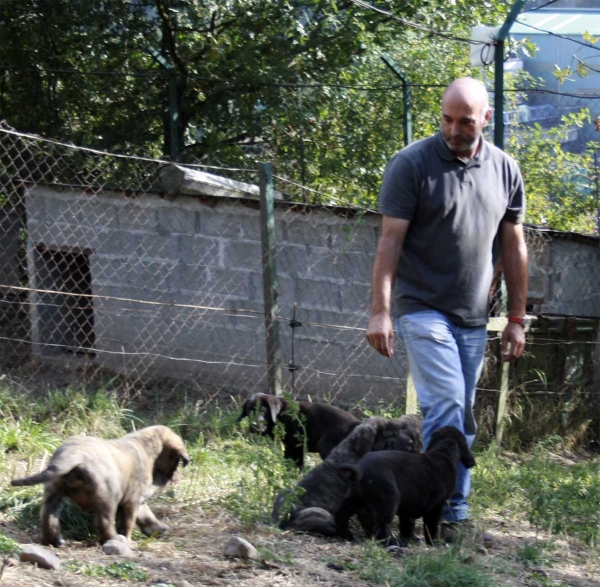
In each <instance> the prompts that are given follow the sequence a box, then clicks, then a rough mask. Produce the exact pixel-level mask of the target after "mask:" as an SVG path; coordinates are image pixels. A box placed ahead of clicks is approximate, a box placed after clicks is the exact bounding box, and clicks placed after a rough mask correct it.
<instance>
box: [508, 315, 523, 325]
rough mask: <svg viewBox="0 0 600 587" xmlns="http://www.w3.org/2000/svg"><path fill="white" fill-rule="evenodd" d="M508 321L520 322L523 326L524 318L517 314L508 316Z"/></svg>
mask: <svg viewBox="0 0 600 587" xmlns="http://www.w3.org/2000/svg"><path fill="white" fill-rule="evenodd" d="M508 321H509V322H515V323H516V324H520V325H521V326H525V318H520V317H519V316H509V317H508Z"/></svg>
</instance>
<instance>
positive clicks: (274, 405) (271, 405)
mask: <svg viewBox="0 0 600 587" xmlns="http://www.w3.org/2000/svg"><path fill="white" fill-rule="evenodd" d="M260 399H261V401H262V402H264V404H265V405H266V406H267V408H268V410H269V414H270V415H271V422H273V424H275V422H277V417H278V416H279V414H281V411H282V410H283V408H284V403H283V400H282V399H281V398H280V397H276V396H274V395H268V394H266V393H265V394H262V397H261V398H260Z"/></svg>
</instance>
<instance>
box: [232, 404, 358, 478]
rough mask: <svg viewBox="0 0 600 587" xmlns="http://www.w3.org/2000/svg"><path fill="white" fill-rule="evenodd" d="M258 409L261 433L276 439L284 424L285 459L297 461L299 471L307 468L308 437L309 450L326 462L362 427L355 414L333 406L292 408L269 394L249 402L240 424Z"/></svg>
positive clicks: (310, 405) (240, 418) (243, 409)
mask: <svg viewBox="0 0 600 587" xmlns="http://www.w3.org/2000/svg"><path fill="white" fill-rule="evenodd" d="M257 409H258V417H259V419H260V423H261V424H263V427H264V429H262V430H259V432H260V433H262V434H265V435H267V436H270V437H271V438H273V436H274V429H275V425H276V424H277V422H278V421H279V422H281V423H282V424H283V427H284V430H285V433H284V436H283V439H282V441H283V445H284V447H285V450H284V457H285V458H286V459H291V460H292V461H294V462H295V463H296V465H298V467H299V468H302V467H303V466H304V445H305V443H304V437H305V435H306V450H307V451H308V452H318V453H319V454H320V455H321V458H323V459H325V458H327V456H328V455H329V453H330V452H331V451H332V450H333V449H334V448H335V447H336V446H337V445H338V444H339V443H340V442H341V441H342V440H343V439H344V438H346V436H348V434H349V433H350V432H351V431H352V430H353V429H354V427H355V426H357V425H358V423H359V422H358V420H357V419H356V418H355V417H354V416H353V415H352V414H350V413H348V412H345V411H344V410H341V409H340V408H336V407H335V406H331V405H329V404H321V403H318V402H296V405H295V406H291V405H289V403H288V401H287V400H285V399H283V398H281V397H277V396H274V395H269V394H266V393H257V394H256V395H253V396H252V397H250V398H248V399H247V400H246V401H245V402H244V406H243V408H242V413H241V414H240V416H239V418H238V419H237V421H238V422H240V421H241V420H243V419H244V418H246V417H248V416H249V415H250V414H251V413H252V412H253V411H255V410H257Z"/></svg>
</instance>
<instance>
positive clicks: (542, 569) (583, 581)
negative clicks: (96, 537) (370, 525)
mask: <svg viewBox="0 0 600 587" xmlns="http://www.w3.org/2000/svg"><path fill="white" fill-rule="evenodd" d="M155 511H156V513H157V514H158V515H159V517H161V518H162V519H164V520H166V521H167V522H168V523H169V524H170V525H171V528H172V531H171V533H170V535H169V536H168V537H166V538H163V539H160V540H150V541H146V542H140V543H139V544H138V545H137V549H136V550H135V551H134V555H133V556H132V557H131V558H130V559H128V560H131V561H133V562H136V563H138V564H139V565H140V566H141V567H143V568H144V569H145V570H146V571H147V573H148V575H149V580H147V581H134V580H129V581H126V580H120V579H113V578H107V577H99V578H91V577H88V576H84V575H80V574H77V573H76V572H72V571H69V570H67V569H62V568H61V569H60V570H58V571H47V570H43V569H39V568H36V567H33V566H31V565H29V564H19V565H17V566H8V567H7V568H5V570H4V574H3V577H2V580H1V581H0V584H2V585H6V586H8V587H125V586H127V587H131V586H132V585H156V586H161V587H164V586H165V585H174V586H176V587H189V586H192V587H203V586H211V587H212V586H219V587H225V586H236V587H317V586H319V587H367V586H369V585H374V583H372V582H365V581H363V580H361V579H360V578H359V572H358V571H347V570H336V568H337V569H340V568H341V566H342V565H343V563H344V562H346V563H347V562H353V563H355V564H357V563H358V561H359V558H358V556H359V554H360V546H358V545H355V544H350V543H346V542H342V541H340V540H336V539H325V538H317V537H313V536H307V535H300V534H294V533H291V532H282V531H280V530H277V529H275V528H272V527H269V526H263V525H258V526H254V527H250V528H249V527H243V526H241V525H240V524H239V522H237V521H236V520H235V519H234V518H232V517H231V515H230V514H229V513H228V511H227V510H225V509H223V508H220V507H217V506H210V507H209V508H202V507H198V506H194V507H188V508H186V507H179V506H173V505H170V504H168V503H158V504H157V505H156V506H155ZM480 523H482V524H485V526H486V528H487V529H488V530H490V531H491V533H492V534H493V536H494V538H495V543H494V545H493V547H492V548H490V549H488V550H487V551H485V552H484V551H482V550H481V549H478V548H477V547H476V546H475V545H474V544H471V545H469V544H466V545H465V546H464V550H465V562H467V563H471V562H476V563H477V564H478V565H480V566H481V567H483V568H484V569H485V570H486V572H487V573H488V574H490V575H492V576H494V577H495V585H498V586H503V587H504V586H527V587H548V586H551V585H561V586H564V585H567V586H568V587H600V569H599V568H598V558H597V557H596V559H595V560H593V559H591V558H590V556H589V551H587V550H586V549H585V548H583V546H581V545H579V544H577V543H576V542H575V541H567V540H556V541H555V542H553V544H554V547H553V550H552V556H551V560H550V561H548V562H547V563H546V564H543V565H540V566H537V567H536V566H532V565H527V564H523V563H519V562H518V561H517V560H516V558H515V552H516V550H517V549H518V548H520V547H522V546H523V545H524V544H525V542H526V541H528V542H533V540H534V538H535V533H534V532H533V530H532V529H531V528H530V527H529V526H528V525H527V524H524V523H522V522H519V521H513V520H509V519H503V518H501V517H497V518H493V519H492V518H490V519H488V520H481V521H480ZM0 532H2V533H3V534H5V535H6V536H9V537H11V538H13V539H15V540H17V541H18V542H20V543H22V544H24V543H31V542H36V541H37V536H36V534H35V533H34V532H27V531H23V530H20V529H18V528H17V527H16V526H15V525H14V523H12V522H9V521H6V520H4V521H0ZM231 536H240V537H243V538H245V539H247V540H249V541H250V542H251V543H252V544H254V545H255V546H256V547H257V548H259V550H260V551H261V553H263V554H264V556H265V560H264V562H250V561H242V560H237V559H228V558H225V556H224V555H223V548H224V545H225V544H226V542H227V541H228V540H229V538H230V537H231ZM548 538H549V537H547V536H546V537H544V536H540V535H539V534H538V539H548ZM411 548H413V549H416V550H418V551H422V552H432V550H431V549H429V548H427V547H425V546H416V547H411ZM440 548H442V547H440ZM54 552H55V553H56V554H58V556H59V557H60V559H61V561H62V562H63V565H64V564H65V563H69V562H75V561H76V562H80V563H82V562H84V563H91V564H102V565H107V564H111V563H113V562H116V561H117V560H123V559H120V558H119V557H115V556H108V555H105V554H103V553H102V551H101V549H100V547H99V546H98V545H97V544H89V543H82V542H71V543H69V545H68V546H67V547H63V548H61V549H57V550H54ZM396 561H397V564H398V565H402V555H400V556H395V557H394V563H396ZM186 581H187V583H186Z"/></svg>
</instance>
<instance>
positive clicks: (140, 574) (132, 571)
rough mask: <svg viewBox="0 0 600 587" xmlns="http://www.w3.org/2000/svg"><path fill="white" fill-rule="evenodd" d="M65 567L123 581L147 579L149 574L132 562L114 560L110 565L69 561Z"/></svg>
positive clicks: (85, 573)
mask: <svg viewBox="0 0 600 587" xmlns="http://www.w3.org/2000/svg"><path fill="white" fill-rule="evenodd" d="M65 567H66V568H67V569H68V570H69V571H72V572H74V573H78V574H80V575H85V576H86V577H94V578H96V577H111V578H113V579H122V580H124V581H148V579H149V578H150V576H149V575H148V572H147V571H146V570H145V569H144V568H143V567H141V566H140V565H138V564H137V563H132V562H127V561H124V562H116V563H112V564H110V565H94V564H91V563H82V562H77V561H75V562H71V563H67V564H66V565H65Z"/></svg>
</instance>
